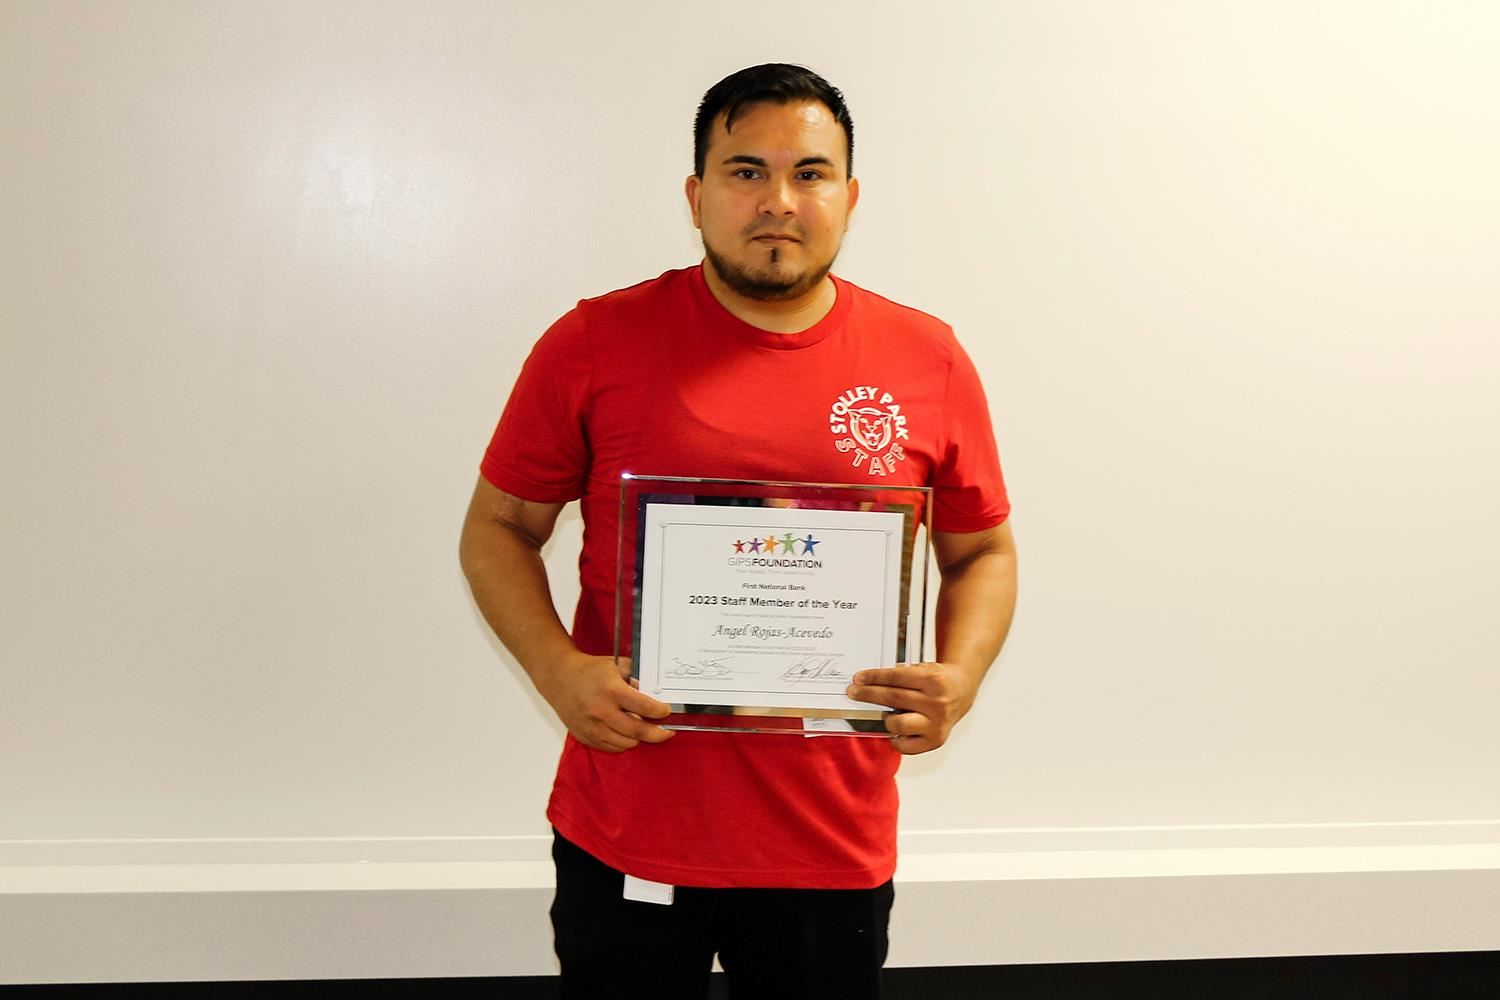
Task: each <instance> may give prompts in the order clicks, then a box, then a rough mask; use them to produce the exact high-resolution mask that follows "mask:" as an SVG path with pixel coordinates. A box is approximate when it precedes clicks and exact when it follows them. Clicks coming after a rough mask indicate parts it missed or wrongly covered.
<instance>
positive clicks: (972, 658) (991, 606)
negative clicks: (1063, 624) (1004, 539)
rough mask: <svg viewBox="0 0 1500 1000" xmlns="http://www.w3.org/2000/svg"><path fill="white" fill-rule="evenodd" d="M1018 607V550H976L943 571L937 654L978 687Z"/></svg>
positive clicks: (938, 611) (939, 603)
mask: <svg viewBox="0 0 1500 1000" xmlns="http://www.w3.org/2000/svg"><path fill="white" fill-rule="evenodd" d="M1015 607H1016V556H1015V551H1014V549H1011V548H1005V549H996V550H989V551H981V552H977V553H975V554H974V555H973V556H971V557H970V558H968V559H966V560H964V561H962V562H960V563H957V564H955V565H953V566H950V567H948V568H947V569H945V570H944V571H943V579H942V583H941V584H940V585H939V587H938V600H937V658H938V661H939V662H940V663H946V664H949V665H951V666H954V667H957V668H959V669H961V670H962V671H963V672H964V673H965V674H967V675H968V676H969V678H970V679H971V681H972V683H973V684H974V685H975V686H976V687H977V686H978V684H979V681H980V680H981V679H983V677H984V675H985V672H986V671H987V670H989V667H990V664H991V663H993V662H994V661H995V658H996V657H997V656H999V655H1000V647H1001V646H1003V645H1004V644H1005V637H1006V635H1007V634H1008V633H1009V632H1010V623H1011V619H1012V616H1013V615H1014V613H1015Z"/></svg>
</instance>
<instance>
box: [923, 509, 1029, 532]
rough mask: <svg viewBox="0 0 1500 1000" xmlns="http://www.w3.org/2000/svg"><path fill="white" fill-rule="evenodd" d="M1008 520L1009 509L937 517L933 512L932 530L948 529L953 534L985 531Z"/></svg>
mask: <svg viewBox="0 0 1500 1000" xmlns="http://www.w3.org/2000/svg"><path fill="white" fill-rule="evenodd" d="M1008 520H1010V509H1009V508H1006V509H1005V510H1003V511H1001V512H999V513H995V514H972V515H969V516H966V517H953V516H951V515H950V516H948V517H941V518H940V517H938V516H937V512H936V511H934V512H933V518H932V530H933V531H948V532H953V533H954V534H970V533H972V532H975V531H985V530H988V529H990V528H998V527H999V526H1000V525H1002V524H1004V523H1005V522H1006V521H1008Z"/></svg>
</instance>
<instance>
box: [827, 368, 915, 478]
mask: <svg viewBox="0 0 1500 1000" xmlns="http://www.w3.org/2000/svg"><path fill="white" fill-rule="evenodd" d="M828 429H829V430H830V431H832V432H833V435H834V442H833V446H834V447H835V448H837V449H838V450H839V451H840V453H842V454H845V455H848V456H849V464H850V465H852V466H854V468H856V469H863V470H864V471H865V472H866V473H867V474H869V475H871V476H889V475H890V474H891V473H893V472H895V471H896V464H897V463H898V462H902V461H904V460H905V459H906V450H905V449H904V448H903V447H902V446H901V442H902V441H904V440H906V438H907V436H908V434H907V430H906V416H905V415H904V414H903V413H902V412H901V404H900V403H898V402H896V398H895V397H894V396H892V395H891V394H890V393H888V392H885V391H884V390H882V389H881V388H880V387H879V386H874V385H856V386H853V387H851V388H849V389H846V390H844V392H843V394H842V395H840V396H839V398H838V399H836V400H834V401H833V406H832V407H831V408H830V409H829V411H828Z"/></svg>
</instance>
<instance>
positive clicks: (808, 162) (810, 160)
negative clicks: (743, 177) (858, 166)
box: [724, 155, 835, 167]
mask: <svg viewBox="0 0 1500 1000" xmlns="http://www.w3.org/2000/svg"><path fill="white" fill-rule="evenodd" d="M724 162H725V163H726V164H728V163H748V164H750V165H751V166H752V167H764V166H766V165H767V164H766V161H765V160H763V159H761V158H760V157H759V156H743V155H741V156H731V157H729V158H728V159H727V160H725V161H724ZM814 164H822V165H823V166H828V167H832V166H834V165H835V164H834V162H833V161H832V160H830V159H829V158H828V157H826V156H804V157H803V158H802V159H800V160H798V161H797V162H796V163H795V164H793V166H794V167H810V166H813V165H814Z"/></svg>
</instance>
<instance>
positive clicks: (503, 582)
mask: <svg viewBox="0 0 1500 1000" xmlns="http://www.w3.org/2000/svg"><path fill="white" fill-rule="evenodd" d="M459 560H460V563H461V564H462V566H463V571H464V576H465V577H467V578H468V581H469V588H470V589H471V590H472V591H473V594H474V602H475V604H477V605H478V606H479V611H480V613H481V614H483V615H484V619H485V621H487V622H488V623H489V625H490V628H492V629H493V630H494V632H495V635H496V636H497V637H498V638H499V639H500V641H501V642H502V643H503V644H504V645H505V648H506V649H508V650H510V654H511V655H512V656H513V657H515V659H516V662H517V663H519V664H520V665H521V669H523V670H525V671H526V673H527V675H528V676H529V677H530V678H531V681H532V683H533V684H535V685H536V686H537V688H538V689H539V690H541V689H542V688H543V687H544V686H545V685H546V683H547V681H548V680H549V678H550V676H551V674H552V672H553V671H554V670H555V669H556V668H557V666H558V665H559V664H561V663H562V662H564V661H565V660H566V659H567V658H568V657H569V656H573V655H576V654H577V653H578V647H577V646H575V645H574V644H573V639H572V637H571V636H569V635H568V632H567V629H566V628H564V627H563V623H562V621H561V620H560V619H559V618H558V617H557V609H556V607H555V606H554V605H553V603H552V591H551V588H550V587H549V586H548V582H547V568H546V565H545V564H544V563H543V562H542V553H541V546H540V545H538V544H537V543H536V542H535V541H534V540H532V539H529V538H527V537H525V536H524V535H523V534H522V533H521V532H520V531H519V530H517V529H515V528H513V527H509V526H506V525H502V524H498V523H491V524H487V525H483V526H477V527H474V526H471V527H470V528H469V529H467V530H466V531H465V533H464V538H463V543H462V545H461V546H460V550H459Z"/></svg>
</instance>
